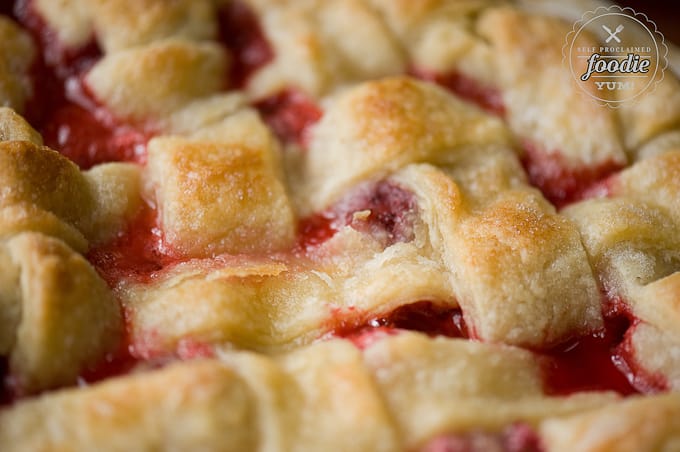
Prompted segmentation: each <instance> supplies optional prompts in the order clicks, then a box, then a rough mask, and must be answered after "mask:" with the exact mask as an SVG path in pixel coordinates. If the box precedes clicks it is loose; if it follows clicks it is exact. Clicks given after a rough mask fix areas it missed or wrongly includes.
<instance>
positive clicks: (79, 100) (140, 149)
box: [15, 0, 151, 169]
mask: <svg viewBox="0 0 680 452" xmlns="http://www.w3.org/2000/svg"><path fill="white" fill-rule="evenodd" d="M15 11H16V14H17V17H18V20H19V21H20V22H21V23H22V24H23V25H24V26H25V27H26V28H27V29H28V30H29V32H31V34H32V35H33V37H34V39H35V41H36V42H37V43H38V44H39V45H38V48H39V49H42V51H41V53H40V55H39V56H38V58H37V60H36V61H35V62H34V64H33V67H32V70H31V78H32V80H33V86H34V90H35V92H34V95H33V98H32V99H31V100H30V101H29V103H28V105H27V107H26V117H27V119H28V120H29V122H30V123H31V124H32V125H33V127H35V128H36V129H37V130H38V132H40V133H41V135H42V136H43V139H44V142H45V145H47V146H49V147H51V148H53V149H56V150H58V151H59V152H61V153H62V154H63V155H64V156H66V157H68V158H69V159H71V160H72V161H73V162H75V163H76V164H77V165H78V166H80V167H81V168H82V169H88V168H91V167H92V166H94V165H96V164H99V163H104V162H118V161H131V162H139V163H143V162H144V161H145V159H146V143H147V141H148V140H149V139H150V138H151V132H149V131H144V130H142V129H140V128H137V127H134V126H132V125H130V124H127V123H126V122H125V121H122V120H121V119H120V118H115V117H114V116H113V115H111V113H110V112H108V111H107V110H106V109H105V108H104V107H103V106H101V105H99V104H98V103H97V101H96V100H95V99H94V97H93V95H92V93H91V92H90V91H89V89H88V88H87V86H86V85H85V83H84V77H85V74H86V73H87V71H88V70H89V69H90V68H91V67H92V66H93V65H94V64H95V63H96V62H97V61H98V60H99V59H100V58H101V51H100V49H99V47H98V46H97V43H96V41H95V40H94V39H93V40H91V41H90V42H89V43H88V44H86V45H84V46H83V47H81V48H69V47H66V46H64V45H62V44H61V42H60V41H59V39H58V37H57V36H56V33H55V32H54V31H53V30H52V29H51V28H50V27H49V26H47V24H46V23H45V21H44V20H43V18H42V17H41V16H40V15H39V14H38V13H37V12H36V11H35V9H34V8H33V3H32V1H31V0H22V1H20V2H18V3H17V6H16V8H15Z"/></svg>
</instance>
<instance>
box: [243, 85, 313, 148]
mask: <svg viewBox="0 0 680 452" xmlns="http://www.w3.org/2000/svg"><path fill="white" fill-rule="evenodd" d="M255 108H257V110H258V111H259V112H260V115H262V119H263V120H264V121H265V122H266V123H267V124H268V125H269V126H270V127H271V128H272V130H273V131H274V133H275V134H276V136H278V137H279V139H280V140H281V141H283V142H284V143H297V144H298V145H300V146H302V147H306V145H307V140H308V136H307V135H308V133H307V132H308V130H309V127H311V126H313V125H314V124H316V122H317V121H318V120H319V119H321V116H322V115H323V112H322V111H321V109H320V108H319V107H318V106H317V105H316V104H315V103H314V102H313V101H312V100H311V99H309V98H308V97H307V96H306V95H304V94H303V93H301V92H300V91H296V90H290V89H289V90H285V91H281V92H280V93H278V94H275V95H273V96H270V97H267V98H266V99H262V100H260V101H258V102H256V103H255Z"/></svg>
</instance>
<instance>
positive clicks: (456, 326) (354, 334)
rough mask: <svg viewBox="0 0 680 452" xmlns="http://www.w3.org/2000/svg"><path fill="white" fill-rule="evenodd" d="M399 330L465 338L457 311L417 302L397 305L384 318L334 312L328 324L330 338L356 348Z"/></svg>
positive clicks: (350, 311) (463, 323)
mask: <svg viewBox="0 0 680 452" xmlns="http://www.w3.org/2000/svg"><path fill="white" fill-rule="evenodd" d="M399 330H409V331H419V332H421V333H425V334H428V335H430V336H446V337H456V338H468V331H467V326H466V325H465V320H464V319H463V314H462V312H461V310H460V309H459V308H451V307H448V306H442V305H438V304H436V303H433V302H431V301H419V302H416V303H411V304H408V305H405V306H400V307H399V308H397V309H395V310H394V311H392V312H390V313H388V314H386V315H384V316H378V317H373V318H369V319H367V318H366V316H365V315H362V314H361V313H358V312H356V311H355V310H349V311H347V310H346V311H342V312H338V315H337V316H336V318H335V319H334V320H333V321H332V329H331V334H330V335H329V336H331V337H343V338H347V339H349V340H351V341H353V342H354V343H355V345H357V346H358V347H359V348H364V347H366V346H367V345H370V344H371V343H373V342H374V341H375V340H377V339H378V338H380V337H384V336H386V335H390V334H396V333H397V332H398V331H399Z"/></svg>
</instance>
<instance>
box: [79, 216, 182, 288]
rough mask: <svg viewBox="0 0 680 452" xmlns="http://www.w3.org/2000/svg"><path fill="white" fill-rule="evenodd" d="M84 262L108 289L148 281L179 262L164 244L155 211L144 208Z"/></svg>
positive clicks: (94, 250) (93, 250)
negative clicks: (119, 233)
mask: <svg viewBox="0 0 680 452" xmlns="http://www.w3.org/2000/svg"><path fill="white" fill-rule="evenodd" d="M87 259H88V260H89V261H90V262H91V263H92V265H94V267H95V268H96V269H97V271H98V272H99V274H100V275H101V276H102V277H103V278H104V280H105V281H106V282H107V283H108V284H109V285H110V286H111V287H115V286H116V284H118V282H120V281H121V280H130V281H136V282H149V281H151V279H152V278H153V276H154V274H155V273H156V272H158V271H160V270H162V269H163V268H165V267H167V266H170V265H172V264H175V263H177V262H179V261H180V260H179V259H178V258H177V257H174V256H173V254H172V251H171V250H170V249H169V248H168V247H167V246H166V245H165V243H164V241H163V236H162V231H161V229H160V227H159V225H158V223H157V213H156V210H155V209H153V208H151V207H150V206H148V205H145V206H144V208H143V209H142V211H141V212H140V213H139V214H138V215H137V217H136V218H135V220H134V221H133V222H132V223H131V224H130V225H129V226H128V228H127V230H126V231H125V233H123V234H122V235H121V236H120V237H118V238H117V239H115V240H113V241H112V242H110V243H107V244H105V245H103V246H100V247H96V248H93V249H91V250H90V251H89V252H88V254H87Z"/></svg>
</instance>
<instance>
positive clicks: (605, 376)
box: [539, 298, 667, 395]
mask: <svg viewBox="0 0 680 452" xmlns="http://www.w3.org/2000/svg"><path fill="white" fill-rule="evenodd" d="M603 316H604V321H605V324H604V329H603V330H601V331H597V332H595V333H593V334H591V335H588V336H584V337H580V338H577V339H574V340H572V341H569V342H568V343H566V344H564V345H562V346H560V347H557V348H555V349H553V350H549V351H547V352H543V353H539V355H541V356H542V357H543V361H542V364H543V371H544V386H545V387H544V389H545V392H546V393H547V394H552V395H568V394H572V393H575V392H579V391H616V392H618V393H619V394H622V395H631V394H637V393H643V394H648V393H654V392H659V391H663V390H665V389H667V385H666V382H665V380H664V379H663V377H660V376H652V375H649V374H648V372H647V371H645V370H644V369H642V368H640V367H639V366H637V365H635V359H634V356H633V353H632V350H631V349H630V347H628V346H627V345H626V344H629V343H630V342H629V339H627V338H629V337H630V334H631V333H632V331H633V329H634V328H635V325H637V324H638V323H639V322H640V321H639V320H638V319H637V318H636V317H634V316H633V314H632V313H631V312H630V310H629V309H628V307H627V305H626V304H625V303H624V302H623V301H622V300H620V299H618V298H607V299H606V300H605V302H604V306H603Z"/></svg>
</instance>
